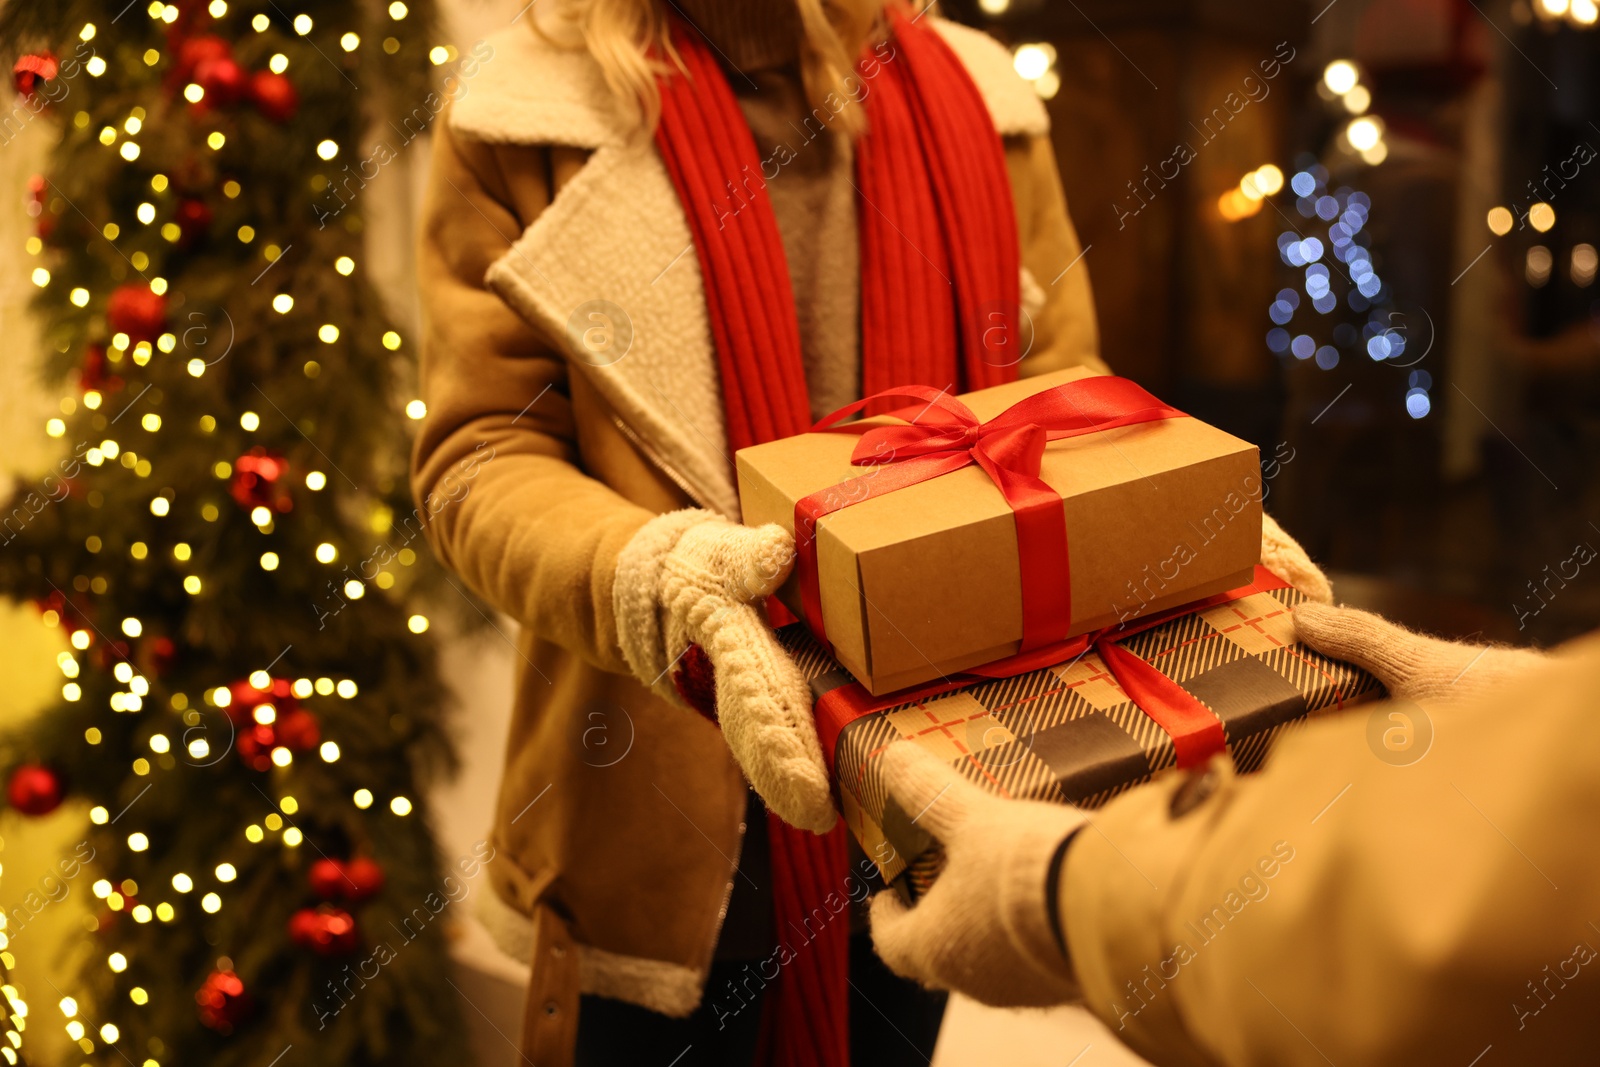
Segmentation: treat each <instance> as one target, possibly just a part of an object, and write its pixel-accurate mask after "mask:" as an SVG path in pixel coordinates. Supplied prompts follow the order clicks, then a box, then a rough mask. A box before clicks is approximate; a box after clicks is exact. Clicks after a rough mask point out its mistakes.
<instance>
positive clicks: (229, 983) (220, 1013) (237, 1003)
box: [194, 971, 252, 1034]
mask: <svg viewBox="0 0 1600 1067" xmlns="http://www.w3.org/2000/svg"><path fill="white" fill-rule="evenodd" d="M194 1002H195V1004H196V1006H197V1007H198V1008H199V1010H200V1021H201V1022H202V1023H203V1024H205V1026H206V1027H208V1028H209V1029H212V1030H215V1031H216V1032H217V1033H219V1034H231V1033H233V1028H234V1027H236V1026H238V1025H239V1024H240V1023H242V1022H244V1021H245V1019H247V1018H248V1017H249V1016H250V1010H251V1007H252V1003H251V1000H250V994H249V993H247V992H245V988H244V982H243V980H242V979H240V977H239V976H238V975H237V974H235V973H233V972H232V971H212V972H211V973H210V974H208V975H206V980H205V983H204V984H203V985H201V986H200V989H199V991H198V992H196V993H195V995H194Z"/></svg>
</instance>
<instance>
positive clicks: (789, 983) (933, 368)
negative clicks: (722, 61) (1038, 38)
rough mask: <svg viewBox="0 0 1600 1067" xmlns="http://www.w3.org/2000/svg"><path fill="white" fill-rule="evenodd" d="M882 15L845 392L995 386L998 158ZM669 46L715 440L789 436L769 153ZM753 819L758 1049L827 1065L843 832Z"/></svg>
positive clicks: (787, 368)
mask: <svg viewBox="0 0 1600 1067" xmlns="http://www.w3.org/2000/svg"><path fill="white" fill-rule="evenodd" d="M889 25H890V35H889V36H888V38H887V39H886V40H885V41H883V42H880V43H878V44H876V45H875V46H872V47H870V48H869V50H868V52H867V54H866V55H865V56H864V57H863V59H862V60H861V62H860V64H859V65H858V67H857V71H856V77H857V79H858V80H857V81H856V82H855V84H854V86H853V89H854V91H855V95H856V98H857V99H859V100H860V101H861V102H862V104H863V106H864V107H865V112H866V120H867V132H866V133H865V134H864V135H863V136H862V137H861V138H860V139H859V140H858V141H857V142H856V144H855V159H856V187H857V189H858V191H859V193H860V195H859V198H858V202H857V218H858V224H859V228H860V242H861V249H860V251H861V361H862V373H861V381H862V388H863V390H864V392H865V393H868V394H870V393H874V392H878V391H880V390H883V389H888V388H890V387H892V386H897V385H907V384H912V383H923V384H932V385H935V386H948V387H950V388H951V389H953V390H954V391H958V392H960V391H965V390H969V389H979V388H983V387H985V386H989V385H997V384H999V383H1001V382H1004V381H1009V380H1011V379H1013V378H1015V377H1016V368H1015V363H1016V357H1015V355H1014V354H1013V353H1014V352H1015V349H1016V336H1017V331H1016V317H1017V313H1018V286H1019V277H1020V270H1019V268H1020V258H1019V254H1018V249H1017V224H1016V216H1015V212H1014V209H1013V206H1012V201H1011V184H1010V178H1009V175H1008V174H1007V171H1006V164H1005V154H1004V150H1003V148H1002V146H1001V143H1000V138H999V135H998V134H997V133H996V132H995V128H994V124H993V122H992V120H991V119H990V116H989V112H988V109H987V106H986V105H985V103H984V100H983V98H982V96H981V95H979V93H978V90H977V87H976V86H974V85H973V83H972V81H971V79H970V78H969V77H968V75H967V72H966V69H965V68H964V67H963V66H962V65H961V62H960V60H958V59H957V58H956V56H955V55H954V54H953V53H952V52H951V51H950V48H949V46H947V45H946V44H945V43H944V40H943V39H942V38H941V37H940V36H939V34H938V33H937V32H936V31H935V30H933V29H932V28H931V27H929V26H927V25H926V24H923V25H919V24H918V22H917V19H916V18H914V17H908V16H907V15H906V14H904V13H902V12H901V11H899V10H898V9H891V11H890V14H889ZM673 43H674V45H675V46H676V48H677V51H678V53H679V55H680V56H681V57H682V61H683V68H684V70H683V72H682V73H681V74H680V73H674V74H672V75H670V76H666V77H663V78H662V79H661V80H660V85H661V123H660V126H659V127H658V129H657V133H656V146H657V148H658V149H659V150H660V152H661V156H662V159H663V160H664V161H665V163H666V167H667V171H668V173H669V174H670V175H671V176H672V181H673V184H674V185H675V186H676V187H677V192H678V198H679V200H680V202H681V203H682V204H683V209H684V214H685V215H687V216H688V221H689V228H690V231H691V232H692V234H693V237H694V245H695V251H696V252H697V253H698V255H699V260H700V271H701V276H702V278H703V280H704V284H705V293H706V310H707V312H708V315H709V317H710V322H711V330H712V339H713V342H714V344H715V347H716V353H717V364H718V369H719V371H720V373H721V379H722V398H723V408H724V412H725V414H726V417H727V427H728V443H729V445H730V447H731V449H734V450H737V449H740V448H744V447H745V446H747V445H753V444H759V443H761V442H763V441H771V440H774V439H776V438H779V437H788V436H790V435H793V434H798V433H803V432H805V430H806V429H807V428H808V427H809V426H810V425H811V421H812V419H811V405H810V400H809V398H808V396H807V392H806V377H805V367H804V365H803V364H802V362H801V340H800V329H799V325H798V322H797V320H796V316H795V306H794V293H793V290H792V288H791V287H790V283H789V269H788V264H787V262H786V261H785V259H784V251H783V244H782V242H781V240H780V239H779V235H778V223H777V218H776V217H775V216H774V214H773V211H772V204H771V201H770V200H769V199H768V196H767V192H766V180H767V179H768V178H772V177H773V176H772V174H771V171H772V169H773V166H774V161H772V160H769V161H766V162H765V165H766V167H767V171H766V172H763V160H762V159H761V158H760V157H759V156H758V154H757V150H756V144H755V140H754V139H753V138H752V136H751V134H750V129H749V127H748V126H747V125H746V123H745V120H744V115H743V113H742V112H741V111H740V109H739V104H738V101H737V100H736V99H735V97H734V94H733V91H732V90H731V89H730V88H729V86H728V81H727V79H726V78H725V77H724V75H723V72H722V70H721V68H720V67H719V66H718V64H717V57H716V55H715V53H714V52H713V51H712V49H711V48H710V47H708V45H707V44H706V42H705V41H704V39H703V38H701V37H700V35H699V34H698V33H697V32H695V31H694V30H692V29H691V28H689V27H688V26H686V25H684V24H683V23H677V24H676V25H675V26H674V28H673ZM818 114H819V117H820V116H821V115H823V114H825V112H819V113H818ZM774 180H782V178H781V175H778V176H777V178H776V179H774ZM768 831H769V835H770V839H771V852H772V882H773V910H774V916H773V917H774V927H775V929H776V932H777V936H778V938H779V941H780V942H781V943H782V944H783V945H785V946H787V947H788V949H789V950H790V953H785V954H783V956H784V957H786V956H788V955H789V954H792V955H793V959H792V960H790V961H789V962H788V963H786V964H785V965H784V966H783V967H782V968H781V970H780V972H779V976H778V978H777V979H776V985H775V987H774V988H773V990H772V991H771V992H770V993H769V996H768V998H767V1000H768V1004H767V1008H766V1010H765V1012H764V1016H765V1017H764V1020H763V1022H764V1025H763V1042H762V1044H763V1054H762V1056H761V1060H762V1062H763V1063H765V1064H771V1065H776V1067H818V1065H820V1067H845V1065H847V1064H848V1063H849V1061H850V1048H849V1029H848V1006H849V984H848V978H849V975H848V947H849V930H850V915H849V909H848V902H849V897H850V890H851V889H852V888H853V887H855V886H858V885H859V884H860V881H859V879H860V872H854V873H852V872H851V871H850V870H849V869H848V866H849V864H848V858H847V853H846V840H845V833H846V830H845V828H844V827H843V826H842V825H840V826H838V827H836V828H835V829H834V830H833V832H832V833H829V834H827V835H824V836H821V837H819V836H816V835H814V834H810V833H807V832H805V831H801V830H796V829H794V828H792V827H790V826H788V825H787V824H785V823H783V822H780V821H779V820H778V819H776V818H774V817H771V816H769V818H768ZM780 958H783V957H780Z"/></svg>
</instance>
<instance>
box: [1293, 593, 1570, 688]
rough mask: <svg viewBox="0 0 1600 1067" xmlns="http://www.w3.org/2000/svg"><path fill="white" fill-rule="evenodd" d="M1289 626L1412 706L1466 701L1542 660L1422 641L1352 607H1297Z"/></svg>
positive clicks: (1511, 651)
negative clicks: (1362, 670) (1355, 667)
mask: <svg viewBox="0 0 1600 1067" xmlns="http://www.w3.org/2000/svg"><path fill="white" fill-rule="evenodd" d="M1294 626H1295V632H1296V634H1298V635H1299V638H1300V640H1302V641H1304V642H1305V643H1306V644H1308V645H1310V646H1311V647H1312V648H1314V649H1316V650H1317V651H1318V652H1321V653H1322V654H1323V655H1325V656H1332V657H1333V658H1334V659H1342V660H1344V661H1346V662H1347V663H1354V664H1355V665H1356V666H1357V667H1361V668H1362V669H1364V670H1366V671H1368V672H1369V673H1371V674H1372V675H1373V676H1374V677H1376V678H1377V679H1378V681H1380V682H1382V683H1383V684H1384V687H1385V688H1386V689H1388V690H1389V695H1390V696H1393V697H1396V698H1398V699H1401V700H1413V701H1416V702H1418V703H1442V702H1447V701H1448V702H1454V701H1459V700H1466V699H1469V698H1471V697H1474V696H1476V695H1477V694H1479V693H1481V692H1483V691H1484V690H1486V689H1490V688H1492V687H1494V686H1496V685H1498V684H1500V683H1501V682H1503V681H1505V680H1506V679H1507V678H1510V677H1512V676H1514V675H1516V674H1517V673H1519V672H1521V671H1524V670H1528V669H1530V668H1533V667H1537V666H1539V665H1540V664H1541V663H1543V662H1544V659H1545V657H1544V656H1543V655H1542V654H1541V653H1538V652H1532V651H1529V650H1527V649H1520V648H1496V647H1494V646H1492V645H1467V644H1460V643H1457V642H1455V641H1441V640H1440V639H1438V638H1437V637H1425V636H1423V635H1422V634H1417V633H1412V632H1411V631H1410V630H1407V629H1403V628H1402V627H1399V626H1396V625H1395V624H1394V623H1392V622H1388V621H1386V620H1384V619H1381V618H1379V617H1378V616H1376V615H1373V614H1371V613H1370V612H1366V611H1356V610H1355V609H1354V608H1334V607H1328V606H1326V605H1323V604H1301V605H1300V606H1299V607H1297V608H1295V610H1294Z"/></svg>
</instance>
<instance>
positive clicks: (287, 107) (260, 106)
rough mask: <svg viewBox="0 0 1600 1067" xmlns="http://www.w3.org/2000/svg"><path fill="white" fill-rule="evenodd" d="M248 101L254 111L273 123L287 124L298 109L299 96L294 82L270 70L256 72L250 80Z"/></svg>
mask: <svg viewBox="0 0 1600 1067" xmlns="http://www.w3.org/2000/svg"><path fill="white" fill-rule="evenodd" d="M250 99H251V100H253V101H255V105H256V110H257V111H259V112H261V113H262V114H263V115H265V116H266V117H267V118H269V119H271V120H272V121H273V122H288V121H289V120H290V119H292V118H294V113H295V112H296V111H298V110H299V109H300V94H299V93H297V92H296V91H295V88H294V82H292V81H290V80H289V79H288V78H287V77H285V76H284V75H282V74H274V73H273V72H272V71H270V70H258V71H256V72H255V74H254V75H252V76H251V78H250Z"/></svg>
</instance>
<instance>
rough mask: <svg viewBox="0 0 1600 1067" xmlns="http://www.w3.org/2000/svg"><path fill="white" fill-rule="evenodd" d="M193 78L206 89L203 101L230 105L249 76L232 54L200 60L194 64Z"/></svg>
mask: <svg viewBox="0 0 1600 1067" xmlns="http://www.w3.org/2000/svg"><path fill="white" fill-rule="evenodd" d="M194 80H195V82H196V83H198V84H199V86H200V88H202V89H204V90H205V91H206V95H205V99H204V101H203V103H207V104H210V105H212V106H213V107H232V106H233V105H234V104H237V103H238V102H239V101H240V100H241V99H242V98H243V97H244V94H245V90H246V89H248V88H249V85H250V76H249V75H248V74H246V73H245V70H244V68H243V67H241V66H240V65H239V64H238V62H237V61H235V60H234V58H233V57H232V56H217V57H214V58H210V59H203V60H201V61H200V62H199V63H197V64H195V68H194Z"/></svg>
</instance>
